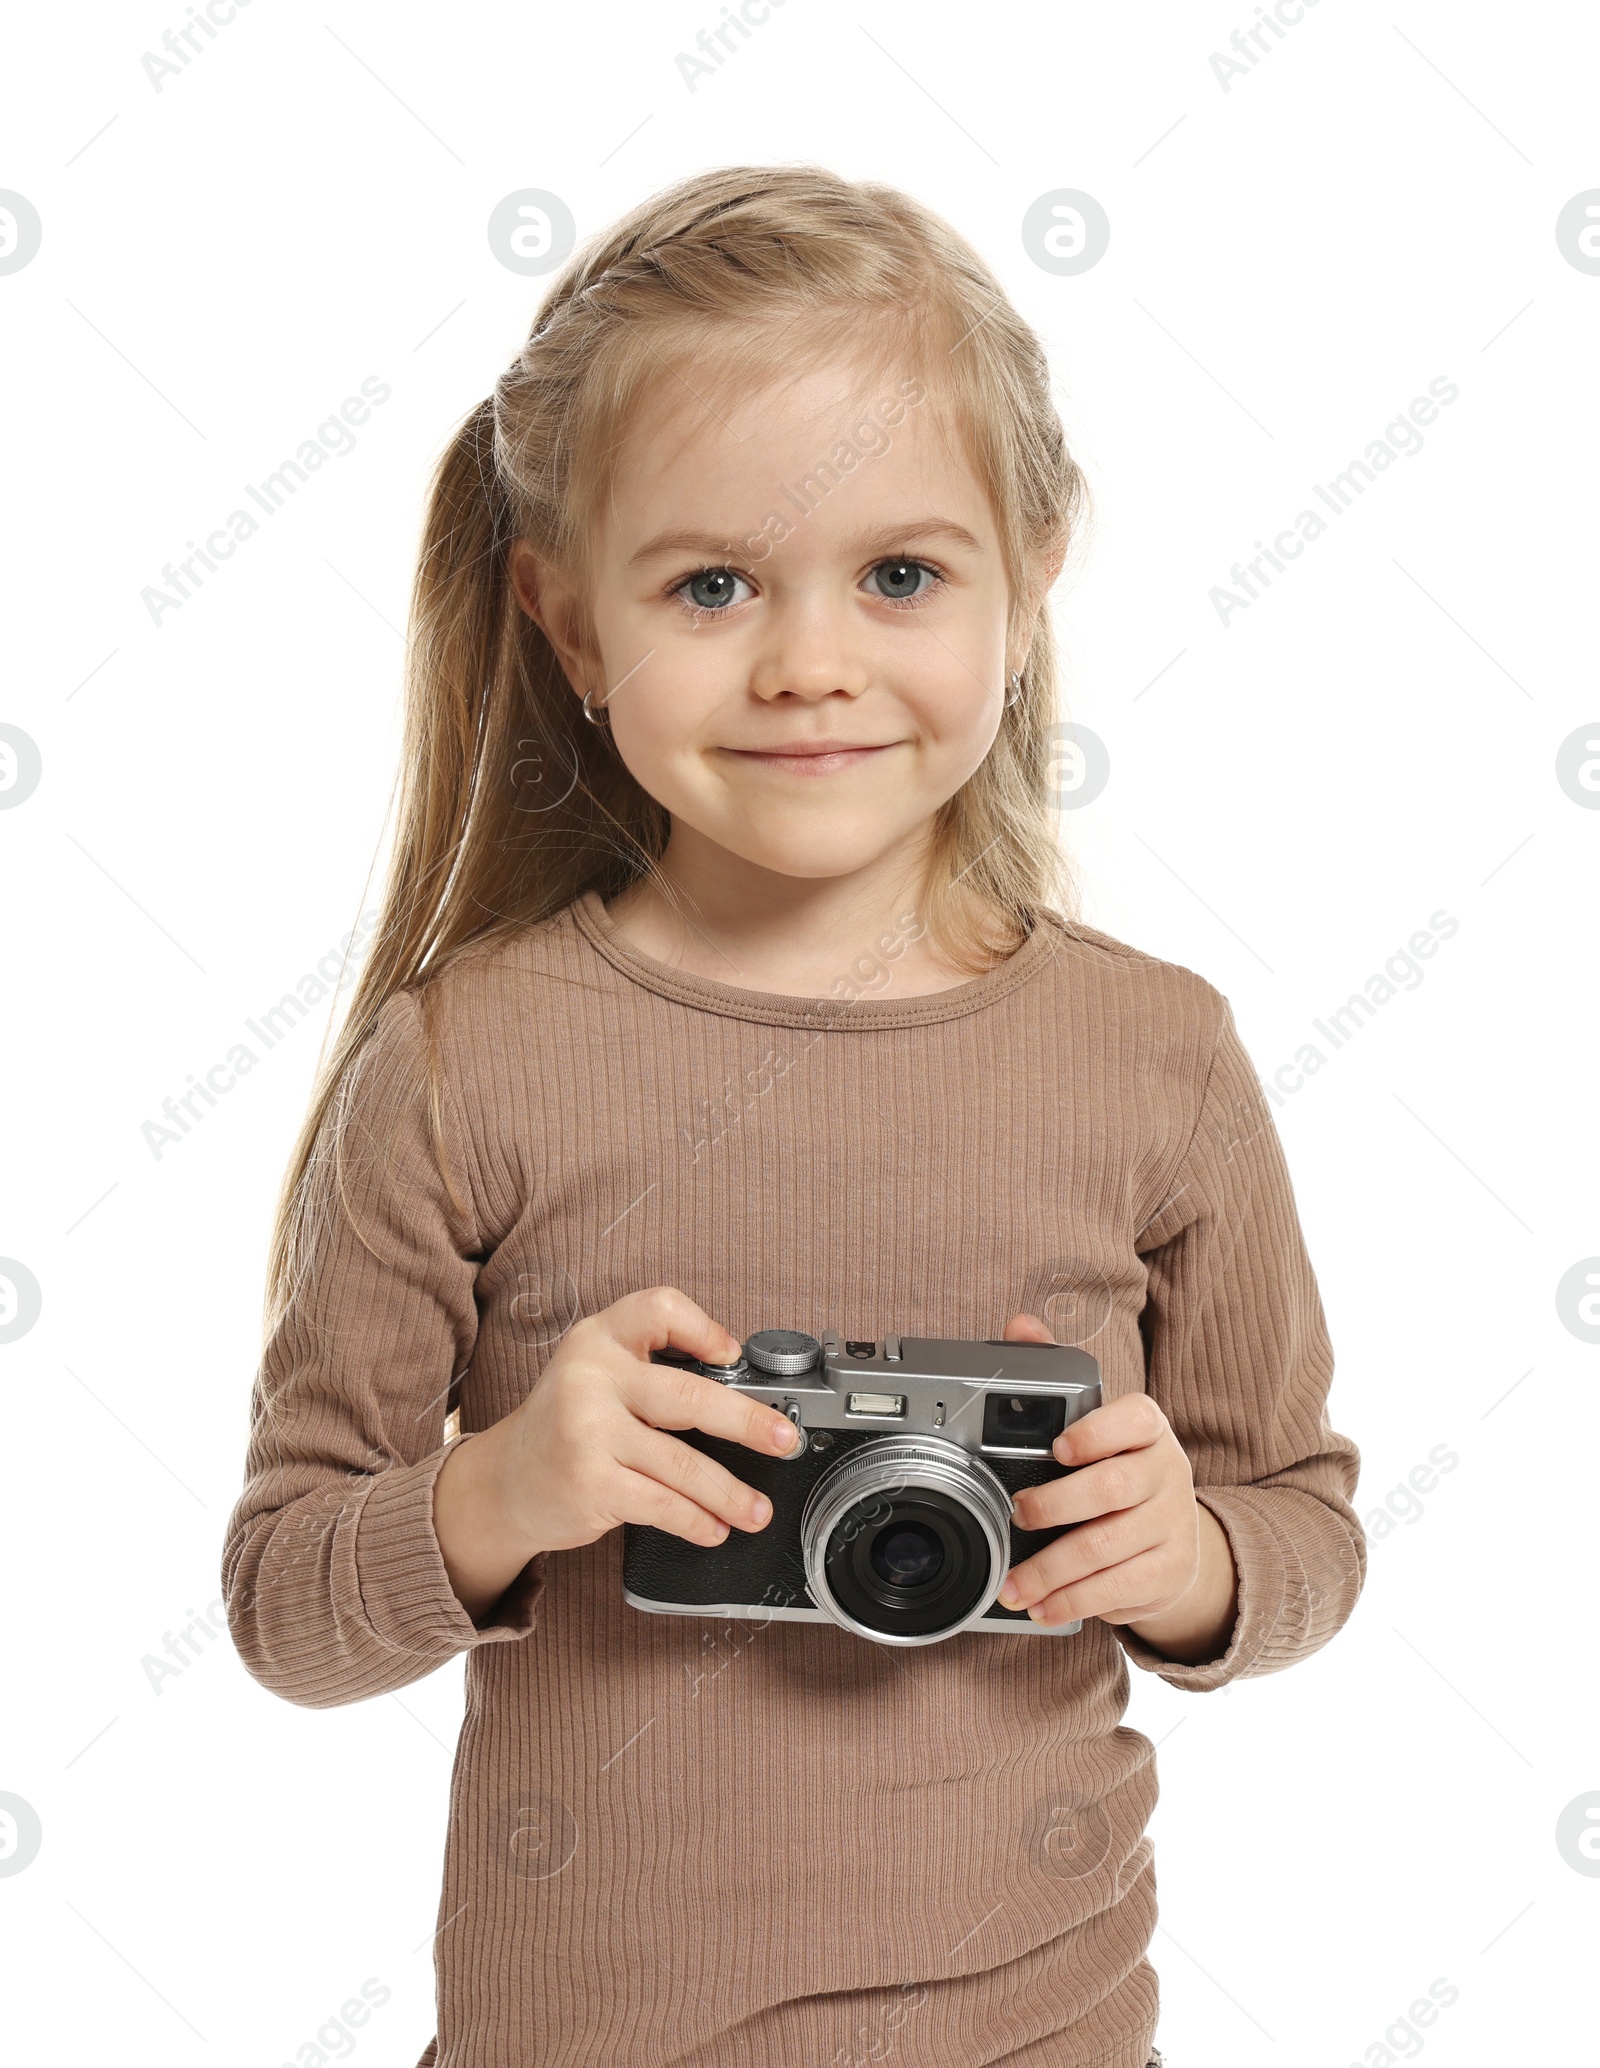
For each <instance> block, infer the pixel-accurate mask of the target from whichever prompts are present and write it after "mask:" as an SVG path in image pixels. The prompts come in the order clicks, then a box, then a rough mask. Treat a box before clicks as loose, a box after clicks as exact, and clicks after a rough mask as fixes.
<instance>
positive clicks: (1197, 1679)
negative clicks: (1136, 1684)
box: [1111, 1486, 1305, 1694]
mask: <svg viewBox="0 0 1600 2068" xmlns="http://www.w3.org/2000/svg"><path fill="white" fill-rule="evenodd" d="M1195 1499H1196V1500H1197V1501H1200V1502H1202V1503H1203V1504H1204V1505H1205V1506H1206V1507H1207V1508H1209V1509H1210V1510H1211V1513H1212V1514H1213V1515H1214V1516H1215V1517H1216V1518H1217V1521H1218V1522H1219V1523H1220V1524H1221V1525H1222V1532H1223V1535H1224V1536H1226V1538H1227V1539H1228V1546H1229V1549H1230V1550H1231V1551H1232V1553H1233V1563H1234V1568H1235V1570H1236V1571H1237V1573H1238V1575H1239V1610H1238V1614H1237V1615H1236V1617H1235V1618H1234V1625H1233V1634H1232V1636H1231V1637H1230V1638H1229V1640H1228V1646H1227V1649H1226V1651H1224V1652H1222V1653H1221V1654H1220V1655H1219V1656H1218V1657H1217V1658H1215V1659H1202V1660H1201V1661H1200V1662H1199V1663H1198V1664H1197V1665H1193V1666H1186V1665H1184V1664H1183V1663H1182V1662H1181V1661H1179V1660H1177V1659H1169V1658H1168V1657H1167V1656H1166V1655H1165V1653H1163V1652H1158V1651H1157V1650H1156V1648H1155V1647H1154V1645H1150V1644H1146V1643H1145V1641H1144V1639H1143V1638H1142V1637H1140V1636H1138V1635H1137V1634H1136V1633H1135V1632H1134V1631H1132V1630H1131V1629H1129V1627H1128V1626H1127V1624H1126V1623H1113V1624H1112V1625H1111V1631H1112V1635H1113V1636H1114V1637H1115V1638H1116V1640H1117V1642H1118V1644H1120V1645H1121V1646H1122V1649H1123V1650H1124V1651H1125V1652H1126V1653H1127V1655H1128V1657H1129V1658H1130V1659H1131V1660H1132V1661H1133V1663H1134V1664H1135V1665H1136V1666H1140V1667H1142V1668H1143V1669H1144V1670H1145V1672H1147V1673H1156V1674H1159V1675H1160V1677H1161V1678H1162V1679H1163V1680H1164V1681H1166V1683H1167V1685H1168V1686H1169V1687H1180V1688H1186V1689H1187V1690H1188V1691H1189V1692H1190V1693H1191V1694H1208V1693H1209V1692H1210V1691H1211V1690H1212V1689H1213V1688H1219V1687H1226V1686H1227V1685H1228V1683H1229V1682H1230V1681H1233V1680H1243V1679H1245V1678H1247V1677H1248V1676H1249V1675H1250V1674H1252V1673H1260V1672H1263V1671H1270V1670H1271V1665H1270V1664H1269V1663H1268V1654H1269V1652H1270V1651H1273V1650H1275V1649H1276V1648H1277V1646H1279V1645H1281V1644H1282V1643H1283V1641H1284V1639H1285V1637H1286V1636H1287V1635H1288V1632H1287V1629H1286V1625H1287V1624H1288V1622H1289V1621H1290V1619H1291V1616H1292V1613H1293V1604H1294V1602H1295V1601H1296V1600H1297V1599H1298V1598H1299V1597H1300V1596H1301V1595H1302V1594H1303V1593H1304V1591H1305V1576H1304V1573H1303V1571H1301V1570H1300V1569H1299V1560H1298V1557H1297V1556H1296V1554H1295V1551H1294V1547H1293V1545H1292V1544H1290V1543H1287V1542H1285V1540H1284V1539H1282V1538H1280V1536H1279V1535H1278V1533H1277V1531H1276V1530H1274V1529H1273V1527H1272V1525H1271V1523H1270V1522H1269V1521H1268V1520H1267V1518H1266V1517H1265V1516H1264V1515H1263V1514H1262V1512H1261V1510H1260V1509H1259V1508H1258V1507H1256V1506H1255V1505H1254V1503H1253V1502H1252V1501H1251V1500H1250V1497H1249V1494H1248V1492H1246V1491H1244V1490H1242V1489H1240V1488H1237V1487H1199V1486H1197V1487H1196V1488H1195ZM1273 1663H1279V1662H1278V1661H1276V1660H1274V1661H1273ZM1282 1663H1287V1661H1286V1660H1285V1661H1283V1662H1282Z"/></svg>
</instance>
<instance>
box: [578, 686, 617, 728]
mask: <svg viewBox="0 0 1600 2068" xmlns="http://www.w3.org/2000/svg"><path fill="white" fill-rule="evenodd" d="M593 695H594V691H593V690H592V689H586V690H585V691H584V693H583V715H584V717H585V718H587V719H588V721H589V723H590V724H591V725H609V724H610V723H611V720H610V719H609V718H606V717H604V716H603V715H601V714H602V713H603V712H604V709H605V706H604V705H602V706H601V707H600V712H596V710H595V708H594V706H593V705H592V704H591V703H590V701H589V699H590V698H591V697H592V696H593Z"/></svg>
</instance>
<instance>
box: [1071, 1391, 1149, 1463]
mask: <svg viewBox="0 0 1600 2068" xmlns="http://www.w3.org/2000/svg"><path fill="white" fill-rule="evenodd" d="M1168 1428H1169V1424H1168V1421H1167V1418H1166V1416H1165V1415H1164V1414H1163V1413H1162V1412H1161V1410H1160V1408H1159V1407H1157V1406H1156V1404H1155V1402H1154V1401H1153V1400H1152V1399H1151V1398H1150V1396H1149V1394H1148V1393H1124V1394H1123V1396H1122V1398H1121V1399H1120V1400H1111V1401H1107V1403H1106V1405H1105V1406H1104V1407H1096V1408H1091V1409H1090V1411H1089V1413H1088V1414H1086V1415H1082V1416H1080V1417H1079V1419H1078V1420H1077V1421H1076V1422H1069V1423H1068V1424H1067V1426H1066V1428H1065V1429H1063V1430H1062V1432H1061V1434H1060V1435H1059V1436H1058V1437H1057V1438H1056V1440H1055V1442H1054V1443H1053V1444H1052V1445H1051V1446H1050V1448H1051V1452H1052V1454H1053V1456H1054V1457H1055V1458H1057V1459H1058V1460H1059V1462H1060V1463H1061V1464H1063V1465H1087V1464H1089V1463H1090V1462H1091V1461H1092V1460H1093V1459H1095V1458H1109V1457H1113V1456H1115V1454H1116V1453H1117V1452H1118V1451H1121V1450H1143V1449H1145V1448H1146V1447H1147V1446H1148V1445H1150V1444H1152V1443H1159V1442H1160V1441H1161V1438H1162V1437H1163V1436H1165V1435H1166V1434H1167V1431H1168Z"/></svg>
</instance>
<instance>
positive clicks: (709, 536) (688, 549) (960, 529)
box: [628, 516, 983, 567]
mask: <svg viewBox="0 0 1600 2068" xmlns="http://www.w3.org/2000/svg"><path fill="white" fill-rule="evenodd" d="M926 538H947V539H951V540H953V541H954V542H955V543H956V544H957V545H962V546H967V547H969V548H970V549H971V550H972V551H973V552H974V553H981V552H982V551H983V545H982V542H981V541H980V540H978V539H976V538H974V537H973V535H972V533H971V532H970V531H968V529H967V528H966V526H965V525H964V524H957V523H955V522H954V520H953V519H951V518H949V517H934V516H930V517H911V518H908V519H905V520H903V521H902V522H900V523H897V524H885V525H878V526H876V527H875V528H874V529H873V530H871V531H860V532H856V533H855V534H854V536H853V537H851V538H849V539H847V540H846V541H845V547H846V550H847V551H849V552H852V553H864V552H866V551H867V550H868V549H869V548H871V547H874V546H877V547H881V548H883V549H884V550H885V551H891V550H892V549H893V548H894V547H895V546H898V545H904V544H905V543H906V542H907V541H908V540H910V539H926ZM666 553H706V554H727V553H732V554H734V555H735V556H737V553H738V546H737V544H736V543H735V542H734V541H733V540H732V539H730V538H729V537H728V536H727V534H726V533H723V534H721V535H720V536H719V535H718V534H717V533H715V532H709V531H662V532H657V534H656V536H655V537H654V538H653V539H649V540H647V541H646V543H645V544H644V545H642V546H641V547H640V548H639V550H638V552H637V553H634V554H633V555H631V556H630V558H629V561H628V565H629V566H630V567H634V566H636V565H637V564H638V563H639V562H640V561H641V560H655V559H659V558H660V557H661V556H662V555H663V554H666Z"/></svg>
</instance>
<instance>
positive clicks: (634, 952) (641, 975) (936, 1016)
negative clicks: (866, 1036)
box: [571, 889, 1055, 1032]
mask: <svg viewBox="0 0 1600 2068" xmlns="http://www.w3.org/2000/svg"><path fill="white" fill-rule="evenodd" d="M571 910H572V916H573V918H574V920H575V921H576V923H577V926H578V928H579V930H580V932H581V933H582V934H583V935H584V937H585V938H586V939H587V940H588V941H589V942H590V943H591V944H592V945H593V946H594V947H595V948H597V949H598V950H599V952H600V954H601V955H603V956H604V957H605V959H606V961H607V962H609V963H610V964H611V966H612V967H613V968H614V969H616V970H619V971H620V972H621V974H622V975H623V976H625V977H628V978H630V979H631V980H632V982H634V983H636V984H640V985H642V986H643V987H644V989H645V990H647V991H654V992H656V993H657V994H658V995H659V996H661V997H663V998H673V999H676V1000H677V1001H678V1003H679V1004H681V1005H690V1006H694V1007H695V1008H697V1009H698V1010H699V1011H701V1012H709V1013H717V1014H719V1015H720V1016H721V1017H722V1018H724V1019H734V1020H754V1021H757V1022H760V1023H761V1024H763V1025H766V1026H773V1027H817V1028H822V1029H834V1028H837V1029H841V1030H848V1029H854V1030H856V1031H858V1032H860V1031H863V1030H867V1029H879V1028H891V1027H920V1026H927V1025H929V1024H931V1023H932V1022H934V1021H937V1020H955V1019H960V1018H962V1017H963V1016H964V1015H965V1014H967V1013H972V1012H978V1011H981V1010H982V1009H983V1008H984V1007H985V1006H988V1005H992V1004H993V1003H994V1002H995V1001H996V1000H997V999H1000V998H1004V997H1006V996H1007V995H1008V994H1009V993H1010V992H1012V991H1014V990H1016V988H1017V986H1018V985H1019V984H1025V983H1026V982H1027V981H1028V979H1029V978H1030V977H1032V976H1033V975H1035V974H1036V973H1037V971H1038V970H1039V969H1040V967H1041V966H1042V965H1043V964H1044V963H1045V962H1046V961H1049V960H1051V959H1053V956H1054V949H1055V944H1054V942H1053V940H1052V939H1051V931H1052V929H1051V928H1050V926H1049V924H1048V921H1049V919H1050V917H1051V916H1052V915H1050V914H1048V913H1045V914H1041V916H1040V919H1039V922H1038V923H1037V924H1036V925H1035V926H1034V928H1033V931H1032V932H1031V933H1030V934H1029V935H1028V937H1027V939H1026V940H1025V941H1024V942H1023V943H1022V945H1021V946H1020V947H1019V948H1017V949H1016V950H1015V952H1014V953H1012V954H1011V955H1008V956H1007V957H1006V959H1005V961H1004V962H999V963H996V965H995V966H994V968H993V969H991V970H986V971H985V972H984V974H983V975H982V976H977V977H972V978H970V979H969V980H968V981H967V982H966V983H964V984H952V985H951V986H950V987H949V988H948V990H944V991H928V992H925V993H923V994H922V995H921V996H920V997H916V998H898V999H897V998H893V997H889V998H871V997H862V998H857V999H846V998H804V997H800V996H797V995H795V994H793V993H790V992H787V991H754V990H749V989H746V988H745V987H743V986H742V985H738V984H724V983H719V982H718V981H717V980H716V979H715V978H713V977H702V976H696V975H693V974H692V973H691V972H689V971H687V970H681V969H674V968H673V967H672V965H671V964H670V963H666V962H658V961H657V960H656V958H655V956H653V955H646V954H645V953H644V952H643V951H642V950H641V949H639V948H635V947H634V946H633V945H632V943H631V942H629V941H627V940H625V939H624V938H623V936H622V933H621V930H620V929H619V928H618V926H617V923H616V921H615V920H614V919H613V918H612V916H611V914H610V913H609V912H608V911H607V910H606V907H605V900H604V899H603V898H602V897H601V895H600V893H599V891H597V890H592V889H591V890H585V891H582V892H580V893H579V895H578V897H577V898H576V899H574V901H573V904H572V907H571Z"/></svg>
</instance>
